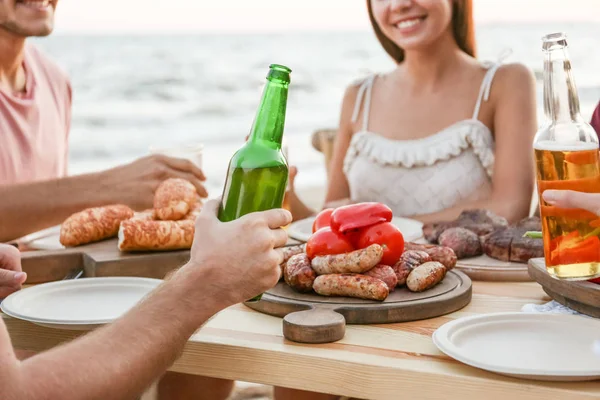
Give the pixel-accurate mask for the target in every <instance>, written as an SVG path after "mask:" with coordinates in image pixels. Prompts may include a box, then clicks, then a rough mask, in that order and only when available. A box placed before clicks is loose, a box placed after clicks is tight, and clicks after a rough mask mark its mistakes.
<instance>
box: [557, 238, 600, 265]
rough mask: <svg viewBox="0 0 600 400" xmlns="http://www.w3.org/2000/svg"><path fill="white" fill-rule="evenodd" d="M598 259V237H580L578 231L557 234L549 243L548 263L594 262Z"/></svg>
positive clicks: (599, 246)
mask: <svg viewBox="0 0 600 400" xmlns="http://www.w3.org/2000/svg"><path fill="white" fill-rule="evenodd" d="M599 259H600V238H598V236H590V237H587V238H581V237H580V236H579V233H578V232H576V231H575V232H571V233H570V234H568V235H566V236H559V237H557V238H556V239H554V240H553V241H552V242H551V243H550V265H561V264H562V265H565V264H577V263H584V262H594V261H598V260H599Z"/></svg>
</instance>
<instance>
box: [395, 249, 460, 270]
mask: <svg viewBox="0 0 600 400" xmlns="http://www.w3.org/2000/svg"><path fill="white" fill-rule="evenodd" d="M404 250H421V251H424V252H425V253H427V254H429V256H430V257H431V259H432V260H433V261H437V262H439V263H442V264H443V265H444V266H445V267H446V269H447V270H448V271H450V270H451V269H452V268H454V266H455V265H456V254H454V250H452V249H451V248H449V247H443V246H437V245H435V244H419V243H412V242H407V243H405V244H404Z"/></svg>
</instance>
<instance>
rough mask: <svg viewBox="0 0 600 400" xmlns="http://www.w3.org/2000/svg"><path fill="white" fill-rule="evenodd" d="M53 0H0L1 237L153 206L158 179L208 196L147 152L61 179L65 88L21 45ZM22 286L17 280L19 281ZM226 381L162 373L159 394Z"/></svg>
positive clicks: (199, 178)
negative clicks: (115, 208)
mask: <svg viewBox="0 0 600 400" xmlns="http://www.w3.org/2000/svg"><path fill="white" fill-rule="evenodd" d="M57 3H58V0H0V242H2V241H8V240H11V239H16V238H18V237H20V236H23V235H26V234H28V233H31V232H34V231H37V230H39V229H43V228H46V227H49V226H52V225H56V224H59V223H61V222H62V221H63V220H64V219H65V218H67V217H68V216H69V215H70V214H72V213H74V212H77V211H80V210H82V209H84V208H87V207H93V206H101V205H106V204H111V203H122V204H127V205H129V206H131V207H133V208H134V209H137V210H140V209H145V208H149V207H151V206H152V200H153V196H154V191H155V189H156V188H157V186H158V185H159V184H160V182H162V181H163V180H164V179H167V178H171V177H180V178H185V179H188V180H189V181H190V182H192V183H193V184H194V185H195V186H196V187H197V189H198V192H199V193H200V194H201V195H203V196H206V195H207V193H206V189H205V188H204V186H203V183H202V182H203V181H204V180H205V177H204V174H203V173H202V171H201V170H200V169H198V168H197V167H196V166H195V165H194V164H193V163H191V162H190V161H187V160H181V159H176V158H170V157H165V156H151V157H145V158H142V159H140V160H137V161H135V162H132V163H130V164H127V165H124V166H121V167H117V168H113V169H110V170H107V171H102V172H97V173H92V174H87V175H80V176H73V177H66V175H67V164H68V159H67V155H68V138H69V128H70V123H71V86H70V84H69V80H68V78H67V76H66V74H65V73H64V72H63V71H62V70H61V69H60V68H58V66H57V65H55V64H54V63H53V62H52V61H51V60H50V59H49V58H47V57H46V56H45V55H44V54H42V52H40V51H39V50H38V49H36V48H35V47H34V46H33V45H32V44H30V43H26V39H27V38H28V37H31V36H46V35H49V34H50V33H51V32H52V29H53V26H54V10H55V9H56V5H57ZM19 286H20V283H19ZM231 387H232V383H231V382H229V381H220V380H213V379H208V378H202V377H190V376H186V375H181V374H168V375H167V376H166V377H165V379H163V383H162V384H161V390H160V395H161V398H163V397H164V398H166V399H174V400H175V399H180V398H181V399H187V398H194V399H218V398H226V397H227V395H228V394H229V392H230V390H231Z"/></svg>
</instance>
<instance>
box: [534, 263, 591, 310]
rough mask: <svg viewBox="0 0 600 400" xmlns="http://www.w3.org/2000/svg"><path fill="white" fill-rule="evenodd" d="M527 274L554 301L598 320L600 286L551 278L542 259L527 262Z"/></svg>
mask: <svg viewBox="0 0 600 400" xmlns="http://www.w3.org/2000/svg"><path fill="white" fill-rule="evenodd" d="M529 273H530V274H531V277H532V278H533V279H534V280H535V281H536V282H537V283H539V284H540V285H542V288H544V292H546V293H547V294H548V296H550V297H552V299H554V300H555V301H557V302H559V303H560V304H562V305H563V306H566V307H569V308H570V309H572V310H575V311H578V312H580V313H582V314H585V315H589V316H591V317H596V318H600V285H598V284H596V283H592V282H587V281H566V280H561V279H556V278H553V277H552V276H550V274H548V272H547V271H546V263H545V262H544V259H543V258H533V259H531V260H529Z"/></svg>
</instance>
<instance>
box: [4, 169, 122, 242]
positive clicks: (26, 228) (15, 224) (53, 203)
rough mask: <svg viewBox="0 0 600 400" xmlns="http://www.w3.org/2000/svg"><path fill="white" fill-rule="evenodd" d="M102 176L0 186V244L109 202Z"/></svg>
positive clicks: (93, 175) (92, 175)
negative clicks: (88, 208) (85, 209)
mask: <svg viewBox="0 0 600 400" xmlns="http://www.w3.org/2000/svg"><path fill="white" fill-rule="evenodd" d="M110 196H111V192H110V190H109V188H104V187H103V178H102V175H101V174H85V175H79V176H73V177H68V178H63V179H53V180H49V181H41V182H32V183H24V184H15V185H2V186H0V242H6V241H9V240H13V239H17V238H19V237H21V236H24V235H27V234H29V233H32V232H35V231H38V230H40V229H44V228H48V227H50V226H53V225H56V224H60V223H61V222H62V221H64V220H65V219H66V218H67V217H68V216H69V215H71V214H73V213H75V212H78V211H81V210H82V209H84V208H87V207H94V206H98V205H103V204H107V203H109V202H111V198H110Z"/></svg>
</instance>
